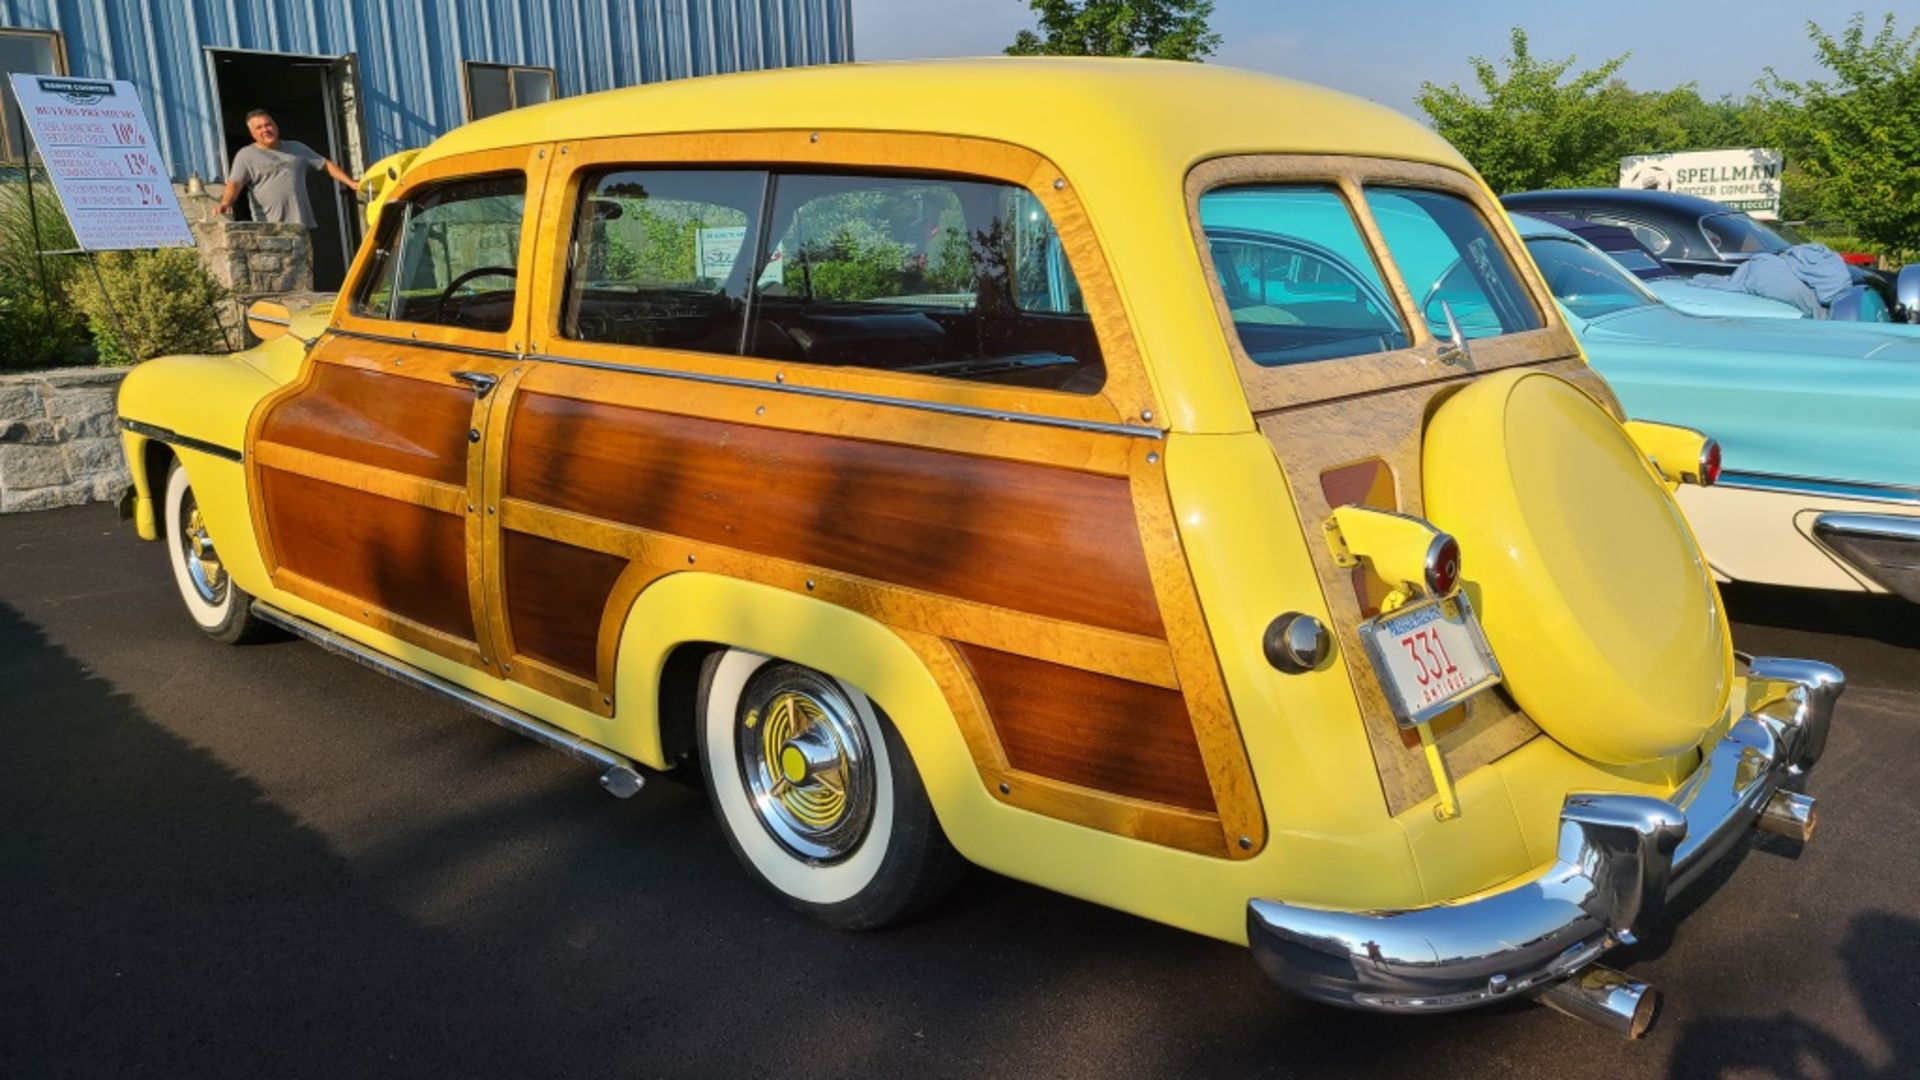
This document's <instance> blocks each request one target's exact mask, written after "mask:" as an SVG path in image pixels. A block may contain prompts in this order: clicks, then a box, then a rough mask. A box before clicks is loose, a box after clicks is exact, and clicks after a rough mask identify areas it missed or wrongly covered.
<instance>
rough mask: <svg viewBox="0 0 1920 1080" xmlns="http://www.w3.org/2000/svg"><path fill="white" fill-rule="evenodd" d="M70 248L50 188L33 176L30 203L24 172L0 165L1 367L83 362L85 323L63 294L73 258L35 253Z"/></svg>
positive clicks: (69, 235)
mask: <svg viewBox="0 0 1920 1080" xmlns="http://www.w3.org/2000/svg"><path fill="white" fill-rule="evenodd" d="M36 217H38V219H39V243H38V244H37V245H36V244H35V242H34V219H35V218H36ZM72 246H73V230H72V229H70V228H68V226H67V219H66V216H65V215H64V214H62V213H61V212H60V201H59V200H58V199H56V198H55V197H54V195H53V190H52V188H51V187H48V186H47V185H46V184H45V183H44V182H43V180H42V179H40V178H36V180H35V182H34V186H33V202H32V204H31V205H29V204H28V202H27V185H26V176H25V173H24V172H23V171H22V170H20V169H18V168H9V169H0V370H8V369H13V370H18V369H23V368H41V367H58V366H60V365H62V364H74V363H83V362H85V361H86V360H87V353H86V345H87V326H86V322H85V320H83V319H82V318H81V317H80V315H79V313H78V312H76V311H74V310H73V307H72V305H71V303H70V302H69V299H68V296H67V283H68V282H69V281H70V280H71V278H72V276H73V270H74V265H75V263H74V259H73V257H71V256H61V255H55V256H49V257H46V258H45V259H44V260H43V259H42V258H41V257H40V256H38V255H37V254H36V253H35V252H36V251H37V250H48V251H60V250H64V249H67V248H71V247H72ZM43 262H44V265H43Z"/></svg>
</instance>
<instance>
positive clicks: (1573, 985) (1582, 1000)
mask: <svg viewBox="0 0 1920 1080" xmlns="http://www.w3.org/2000/svg"><path fill="white" fill-rule="evenodd" d="M1540 1002H1541V1004H1543V1005H1546V1006H1548V1007H1550V1008H1552V1009H1553V1010H1554V1011H1555V1012H1560V1013H1565V1014H1566V1015H1568V1016H1571V1017H1574V1018H1575V1019H1578V1020H1585V1021H1587V1022H1588V1023H1590V1024H1597V1025H1599V1026H1600V1027H1603V1028H1605V1029H1607V1030H1608V1031H1611V1032H1613V1033H1614V1034H1616V1035H1624V1036H1626V1037H1627V1038H1629V1039H1637V1038H1639V1037H1640V1036H1642V1035H1645V1034H1646V1033H1647V1029H1648V1028H1649V1027H1652V1026H1653V1014H1654V1012H1655V1010H1656V1009H1658V1008H1659V1005H1660V991H1658V990H1655V989H1654V988H1653V987H1651V986H1649V985H1647V984H1646V983H1643V982H1641V981H1640V980H1638V979H1634V978H1630V977H1628V976H1626V975H1623V974H1621V973H1620V972H1618V971H1615V970H1613V969H1612V968H1609V967H1601V966H1600V965H1599V964H1590V965H1588V966H1587V967H1585V968H1583V969H1581V970H1580V972H1579V973H1578V974H1575V975H1571V976H1568V977H1567V978H1565V979H1562V980H1560V981H1559V982H1557V983H1554V984H1553V985H1552V986H1551V987H1549V988H1548V989H1547V992H1546V993H1544V994H1541V995H1540Z"/></svg>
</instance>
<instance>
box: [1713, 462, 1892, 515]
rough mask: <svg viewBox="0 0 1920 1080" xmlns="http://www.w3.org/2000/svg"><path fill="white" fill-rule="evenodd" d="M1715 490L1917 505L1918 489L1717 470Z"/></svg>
mask: <svg viewBox="0 0 1920 1080" xmlns="http://www.w3.org/2000/svg"><path fill="white" fill-rule="evenodd" d="M1716 486H1718V487H1723V488H1738V489H1740V490H1743V491H1771V492H1777V493H1780V494H1787V495H1819V496H1824V497H1826V498H1832V499H1860V500H1863V501H1866V502H1884V503H1898V504H1900V505H1906V506H1911V505H1920V488H1916V487H1907V486H1905V485H1902V484H1876V483H1871V482H1866V481H1858V480H1833V479H1828V478H1825V477H1818V476H1787V475H1781V474H1777V473H1751V472H1734V471H1733V470H1731V469H1722V470H1721V471H1720V482H1719V484H1718V485H1716Z"/></svg>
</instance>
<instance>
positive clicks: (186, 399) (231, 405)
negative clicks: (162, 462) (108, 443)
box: [118, 356, 278, 596]
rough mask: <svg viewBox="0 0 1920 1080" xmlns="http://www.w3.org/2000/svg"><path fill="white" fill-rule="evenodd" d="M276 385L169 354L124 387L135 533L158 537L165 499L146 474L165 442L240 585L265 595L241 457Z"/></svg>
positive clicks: (250, 371) (228, 361) (231, 362)
mask: <svg viewBox="0 0 1920 1080" xmlns="http://www.w3.org/2000/svg"><path fill="white" fill-rule="evenodd" d="M277 386H278V384H276V383H275V382H274V381H273V380H272V379H269V378H267V377H266V376H265V375H263V374H261V373H260V372H259V371H258V370H256V369H254V368H253V367H251V366H250V365H248V364H245V363H241V362H239V361H238V360H236V359H234V358H233V357H226V356H168V357H162V358H160V359H157V360H149V361H147V362H146V363H144V364H141V365H139V366H138V367H135V368H134V369H133V370H132V371H130V372H128V373H127V377H126V378H125V379H124V380H122V381H121V383H120V396H119V401H118V412H119V416H120V424H121V427H122V428H123V429H124V433H123V435H122V445H123V447H124V449H125V450H126V454H127V463H128V466H129V468H130V469H131V471H132V473H133V484H134V527H135V529H136V530H137V531H138V532H139V534H140V536H141V537H142V538H143V539H149V540H150V539H153V538H154V537H155V536H157V535H158V526H159V520H158V518H159V498H160V496H161V495H162V494H164V493H163V492H161V491H158V490H155V480H157V479H160V478H156V477H152V476H150V475H149V474H148V473H147V469H146V462H147V455H148V450H149V447H150V446H151V445H152V444H153V443H155V442H159V443H164V444H166V446H167V447H168V448H169V449H170V450H171V451H172V452H173V453H174V455H175V456H177V457H178V458H179V459H180V462H181V464H183V465H184V466H185V467H186V469H187V472H188V474H189V475H190V476H191V477H192V478H193V489H194V497H195V499H196V500H197V501H198V502H199V504H200V511H201V513H202V514H204V515H205V516H206V520H207V529H208V531H209V532H211V533H212V534H213V536H214V537H215V539H216V540H217V541H218V542H219V544H220V548H221V552H222V555H223V556H224V561H225V562H226V564H227V568H228V571H229V572H230V573H232V575H233V577H234V580H235V581H237V582H238V583H239V584H240V587H241V588H243V589H245V590H246V591H248V592H250V593H253V594H254V595H256V596H260V595H265V592H266V590H267V588H268V585H269V582H268V578H267V570H266V566H265V564H264V562H263V561H262V560H261V558H260V547H259V543H258V541H257V538H256V537H255V536H254V531H253V515H252V513H251V511H250V510H249V509H248V507H247V484H246V472H245V468H244V466H243V465H242V460H243V457H242V454H243V451H244V450H245V447H246V436H247V421H248V419H249V418H250V417H251V416H252V415H253V410H254V408H255V406H257V405H258V404H259V403H260V400H261V399H262V398H264V397H265V396H266V395H268V394H270V393H272V392H273V391H274V390H275V389H276V388H277Z"/></svg>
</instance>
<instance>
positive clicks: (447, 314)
mask: <svg viewBox="0 0 1920 1080" xmlns="http://www.w3.org/2000/svg"><path fill="white" fill-rule="evenodd" d="M526 190H527V181H526V177H525V176H522V175H521V174H519V173H514V174H511V175H507V176H489V177H479V178H476V179H472V180H458V181H454V182H451V183H446V184H438V185H435V186H433V187H431V188H428V189H426V190H424V191H422V192H420V193H419V194H417V195H414V196H413V197H411V198H409V199H407V200H406V201H405V202H404V203H399V204H392V205H388V206H387V207H386V208H384V209H383V210H382V211H381V213H380V237H379V239H378V241H377V243H376V246H375V249H374V256H373V258H374V264H373V266H372V267H370V268H369V269H368V271H367V273H366V275H365V278H364V280H363V281H362V283H361V285H360V287H359V288H358V289H357V290H355V293H354V297H353V301H352V304H353V312H354V314H356V315H359V316H362V317H364V318H371V319H393V320H396V321H399V322H410V323H429V324H433V325H439V326H457V327H463V328H465V329H468V330H484V331H490V332H500V331H504V330H506V329H508V328H509V327H511V326H512V325H513V303H514V297H515V295H516V294H517V292H518V285H519V281H518V274H519V265H520V219H521V216H522V214H523V212H524V210H525V204H526Z"/></svg>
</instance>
